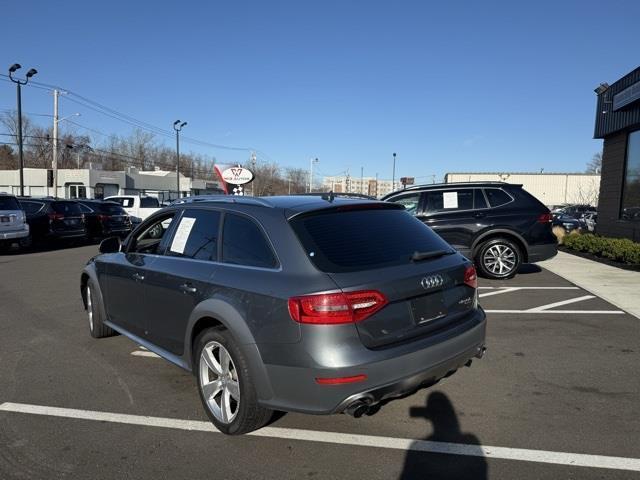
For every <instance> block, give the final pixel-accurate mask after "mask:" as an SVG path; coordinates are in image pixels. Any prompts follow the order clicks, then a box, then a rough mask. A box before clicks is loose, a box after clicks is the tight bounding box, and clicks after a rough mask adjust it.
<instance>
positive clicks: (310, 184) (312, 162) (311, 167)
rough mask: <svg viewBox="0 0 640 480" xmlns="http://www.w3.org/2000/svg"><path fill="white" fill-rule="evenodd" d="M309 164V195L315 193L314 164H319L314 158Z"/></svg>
mask: <svg viewBox="0 0 640 480" xmlns="http://www.w3.org/2000/svg"><path fill="white" fill-rule="evenodd" d="M309 163H310V166H309V193H313V164H314V163H318V159H317V158H312V159H311V160H310V162H309Z"/></svg>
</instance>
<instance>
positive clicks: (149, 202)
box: [140, 197, 160, 208]
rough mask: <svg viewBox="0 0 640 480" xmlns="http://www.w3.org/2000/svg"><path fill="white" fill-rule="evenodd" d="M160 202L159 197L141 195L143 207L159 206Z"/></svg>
mask: <svg viewBox="0 0 640 480" xmlns="http://www.w3.org/2000/svg"><path fill="white" fill-rule="evenodd" d="M159 206H160V203H159V202H158V199H157V198H153V197H141V198H140V207H141V208H158V207H159Z"/></svg>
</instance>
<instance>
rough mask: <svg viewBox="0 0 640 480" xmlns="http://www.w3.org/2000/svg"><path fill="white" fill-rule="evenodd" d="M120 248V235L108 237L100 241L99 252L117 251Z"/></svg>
mask: <svg viewBox="0 0 640 480" xmlns="http://www.w3.org/2000/svg"><path fill="white" fill-rule="evenodd" d="M121 248H122V242H121V241H120V237H109V238H105V239H104V240H102V241H101V242H100V253H118V252H119V251H120V249H121Z"/></svg>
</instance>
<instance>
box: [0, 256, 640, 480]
mask: <svg viewBox="0 0 640 480" xmlns="http://www.w3.org/2000/svg"><path fill="white" fill-rule="evenodd" d="M96 252H97V247H96V246H85V247H78V248H70V249H64V250H57V251H42V252H35V253H30V254H13V255H6V256H0V279H1V280H0V306H1V307H0V327H1V328H2V334H1V335H0V478H2V479H13V478H29V479H34V478H47V479H48V478H92V479H98V478H153V479H157V478H203V477H205V476H209V477H211V476H214V477H216V478H233V479H242V478H274V479H275V478H278V479H283V478H372V479H373V478H380V479H390V478H425V479H433V478H450V479H459V478H469V479H471V478H473V479H482V478H519V479H534V478H535V479H538V478H554V479H556V478H577V479H592V478H638V477H639V476H640V443H639V442H638V439H639V438H640V401H639V398H640V375H638V366H639V365H640V320H639V319H638V318H636V317H633V316H631V315H628V314H626V313H624V312H622V311H621V310H619V309H618V308H617V307H614V306H612V305H610V304H608V303H607V302H605V301H604V300H602V299H600V298H598V297H595V296H593V295H591V294H590V293H589V292H586V291H584V290H582V289H580V288H578V287H575V286H574V285H572V284H570V283H569V282H567V281H565V280H563V279H562V278H560V277H558V276H556V275H554V274H552V273H550V272H548V271H546V270H541V269H539V268H537V267H535V266H530V265H526V266H525V267H524V268H523V271H522V273H521V274H519V275H518V276H517V277H516V278H515V279H512V280H509V281H499V282H498V281H486V280H484V281H481V283H480V285H481V289H480V296H481V304H482V305H483V307H484V308H485V309H486V310H487V312H488V318H489V325H488V337H487V340H488V348H489V350H488V352H487V355H486V356H485V357H484V358H483V359H482V360H479V361H474V363H473V365H472V367H471V368H465V369H463V370H461V371H459V372H458V373H457V374H455V375H453V376H452V377H450V378H448V379H445V380H444V381H442V382H441V383H440V384H438V385H436V386H435V387H433V388H431V389H429V390H423V391H421V392H418V393H417V394H415V395H413V396H411V397H408V398H405V399H403V400H398V401H395V402H392V403H390V404H388V405H387V406H385V407H384V408H383V409H382V410H381V411H380V412H379V413H378V414H376V415H374V416H371V417H365V418H361V419H353V418H351V417H349V416H346V415H336V416H330V417H315V416H305V415H299V414H286V415H283V416H280V417H279V418H277V419H276V420H275V421H274V422H273V423H272V424H271V425H270V426H269V427H267V428H265V429H263V430H260V431H258V432H255V434H253V435H250V436H245V437H233V438H231V437H226V436H223V435H221V434H219V433H216V432H214V431H213V427H212V426H211V425H210V424H209V422H208V421H207V418H206V415H205V413H204V411H203V409H202V406H201V404H200V400H199V398H198V394H197V390H196V383H195V379H194V378H193V377H192V376H191V375H189V374H188V373H186V372H184V371H182V370H180V369H179V368H177V367H174V366H172V365H171V364H169V363H167V362H165V361H163V360H161V359H159V358H157V357H156V356H155V355H153V354H151V353H150V352H147V351H145V350H142V349H140V348H138V347H137V346H136V345H135V344H133V343H132V342H131V341H129V340H127V339H126V338H124V337H122V336H118V337H112V338H107V339H102V340H94V339H92V338H91V337H90V336H89V333H88V326H87V321H86V317H85V314H84V311H83V309H82V305H81V301H80V295H79V285H78V281H79V272H80V270H81V268H82V266H83V264H84V263H85V262H86V260H87V259H88V258H89V257H91V256H92V255H94V254H95V253H96Z"/></svg>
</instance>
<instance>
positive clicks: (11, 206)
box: [0, 195, 22, 210]
mask: <svg viewBox="0 0 640 480" xmlns="http://www.w3.org/2000/svg"><path fill="white" fill-rule="evenodd" d="M0 210H22V209H21V208H20V205H18V201H17V200H16V198H15V197H9V196H4V195H0Z"/></svg>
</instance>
